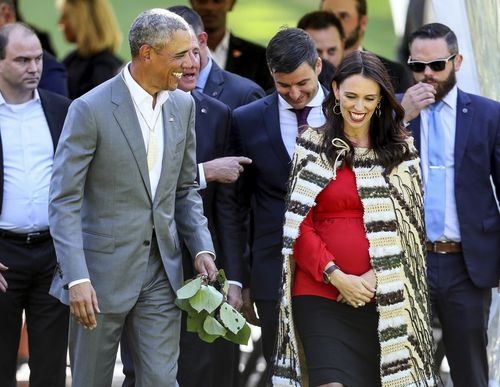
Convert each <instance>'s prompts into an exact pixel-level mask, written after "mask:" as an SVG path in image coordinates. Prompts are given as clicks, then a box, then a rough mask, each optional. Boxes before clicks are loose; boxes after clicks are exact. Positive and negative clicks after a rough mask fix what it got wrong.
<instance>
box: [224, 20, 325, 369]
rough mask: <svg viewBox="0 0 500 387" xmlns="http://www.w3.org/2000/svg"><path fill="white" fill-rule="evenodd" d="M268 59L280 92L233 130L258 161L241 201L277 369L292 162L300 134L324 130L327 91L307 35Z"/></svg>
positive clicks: (241, 114)
mask: <svg viewBox="0 0 500 387" xmlns="http://www.w3.org/2000/svg"><path fill="white" fill-rule="evenodd" d="M266 55H267V63H268V65H269V69H270V71H271V74H272V76H273V79H274V83H275V87H276V91H275V92H273V93H272V94H270V95H268V96H266V97H265V98H262V99H261V100H258V101H255V102H252V103H250V104H248V105H245V106H242V107H240V108H238V109H236V110H235V111H234V113H233V130H234V135H235V137H236V150H237V152H238V154H241V155H244V156H247V157H249V158H251V159H252V164H251V165H249V166H248V167H247V168H246V169H245V172H244V173H243V175H242V179H240V182H241V187H240V188H241V189H240V190H239V193H238V195H235V196H236V197H237V200H241V199H244V203H243V205H244V207H243V209H244V210H245V211H247V212H248V211H249V212H250V216H251V222H250V225H251V227H250V232H249V235H250V236H251V238H250V248H251V256H252V262H251V263H252V266H251V276H250V283H251V293H252V297H253V300H254V301H255V304H256V306H257V311H258V313H259V319H260V324H261V328H262V344H263V352H264V357H265V358H266V361H267V362H268V364H271V362H272V357H273V350H274V345H275V339H276V332H277V326H278V303H279V302H278V300H279V289H280V285H281V283H280V277H281V264H282V259H281V247H282V234H283V217H284V213H285V195H286V192H287V181H288V175H289V172H290V163H291V158H292V157H293V153H294V150H295V139H296V136H297V134H298V131H299V128H300V127H302V126H303V125H310V126H314V127H318V126H321V125H322V124H324V122H325V117H324V115H323V112H322V109H321V104H322V102H323V99H324V97H325V95H326V94H327V91H326V90H325V89H323V88H322V87H321V86H320V83H319V81H318V75H319V74H320V72H321V59H320V58H319V57H318V53H317V51H316V47H315V44H314V41H313V40H312V38H311V37H310V36H309V35H308V34H307V33H306V32H305V31H303V30H301V29H298V28H287V29H283V30H281V31H279V32H278V33H277V34H276V35H275V36H274V37H273V38H272V39H271V41H270V42H269V45H268V47H267V54H266ZM240 198H241V199H240ZM243 212H244V211H242V213H243Z"/></svg>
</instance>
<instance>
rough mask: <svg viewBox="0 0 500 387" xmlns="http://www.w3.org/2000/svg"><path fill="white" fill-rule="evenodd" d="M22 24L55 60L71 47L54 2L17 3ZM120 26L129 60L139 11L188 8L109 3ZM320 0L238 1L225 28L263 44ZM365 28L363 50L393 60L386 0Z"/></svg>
mask: <svg viewBox="0 0 500 387" xmlns="http://www.w3.org/2000/svg"><path fill="white" fill-rule="evenodd" d="M18 2H19V4H20V12H21V15H22V16H23V18H24V19H25V21H27V22H28V23H30V24H32V25H34V26H36V27H38V28H40V29H41V30H44V31H47V32H49V34H50V35H51V39H52V44H53V46H54V47H55V49H56V52H57V54H58V57H59V58H62V57H64V56H65V55H66V54H67V53H68V52H69V51H70V50H71V49H72V47H73V46H72V45H69V44H67V43H66V42H65V41H64V38H63V35H62V32H61V31H60V30H59V28H58V27H57V21H58V19H59V11H58V10H57V8H56V5H55V0H18ZM111 3H112V5H113V8H114V10H115V13H116V16H117V19H118V23H119V25H120V28H121V31H122V34H123V41H122V45H121V49H120V51H119V53H118V54H119V55H120V56H121V57H122V58H123V59H124V60H129V58H130V54H129V51H128V43H127V32H128V29H129V27H130V25H131V24H132V21H133V20H134V18H135V17H136V16H137V15H138V14H139V13H140V12H141V11H143V10H145V9H148V8H154V7H170V6H172V5H189V1H188V0H163V1H162V0H111ZM319 4H320V0H238V1H237V3H236V5H235V7H234V9H233V11H232V12H230V13H229V26H230V28H231V29H232V31H234V33H235V34H236V35H239V36H241V37H244V38H246V39H249V40H252V41H254V42H258V43H261V44H262V45H266V44H267V42H268V41H269V39H271V37H272V36H273V35H274V34H275V33H276V32H277V31H278V30H279V28H280V27H281V26H283V25H287V26H289V27H295V26H296V24H297V21H298V20H299V19H300V17H301V16H302V15H304V14H305V13H307V12H311V11H315V10H317V9H319ZM368 17H369V22H368V29H367V31H366V35H365V38H364V40H363V45H364V47H365V48H367V49H369V50H371V51H374V52H376V53H377V54H380V55H383V56H385V57H388V58H394V56H395V50H396V39H395V37H394V29H393V24H392V18H391V11H390V7H389V1H388V0H368Z"/></svg>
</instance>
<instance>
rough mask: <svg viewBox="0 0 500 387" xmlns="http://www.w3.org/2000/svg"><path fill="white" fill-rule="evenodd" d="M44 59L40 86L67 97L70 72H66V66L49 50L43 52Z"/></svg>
mask: <svg viewBox="0 0 500 387" xmlns="http://www.w3.org/2000/svg"><path fill="white" fill-rule="evenodd" d="M42 60H43V70H42V77H41V78H40V84H39V85H38V88H39V89H44V90H48V91H52V92H53V93H57V94H60V95H63V96H65V97H67V96H68V74H67V72H66V67H64V65H63V64H62V63H60V62H58V61H57V59H56V58H54V57H53V56H52V55H51V54H49V53H48V52H47V51H44V52H43V57H42Z"/></svg>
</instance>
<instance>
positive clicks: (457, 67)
mask: <svg viewBox="0 0 500 387" xmlns="http://www.w3.org/2000/svg"><path fill="white" fill-rule="evenodd" d="M463 59H464V57H463V56H462V54H457V56H456V57H455V58H454V59H453V68H454V69H455V71H458V70H460V66H462V61H463Z"/></svg>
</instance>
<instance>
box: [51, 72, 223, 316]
mask: <svg viewBox="0 0 500 387" xmlns="http://www.w3.org/2000/svg"><path fill="white" fill-rule="evenodd" d="M194 117H195V105H194V101H193V99H192V97H191V96H190V95H189V94H186V93H183V92H181V91H174V92H171V93H170V97H169V99H168V100H167V102H165V104H164V105H163V124H164V128H165V132H164V138H165V144H164V155H163V167H162V174H161V177H160V181H159V184H158V188H157V191H156V195H155V198H154V200H152V196H151V188H150V187H151V185H150V182H149V175H148V168H147V162H146V150H145V145H144V140H143V137H142V134H141V130H140V126H139V121H138V119H137V116H136V113H135V109H134V105H133V102H132V99H131V96H130V93H129V91H128V89H127V87H126V85H125V83H124V82H123V80H122V78H121V77H120V75H118V76H116V77H114V78H112V79H111V80H109V81H107V82H105V83H103V84H102V85H100V86H98V87H97V88H95V89H93V90H92V91H90V92H89V93H87V94H85V95H83V96H82V97H81V98H79V99H77V100H75V101H74V102H73V103H72V104H71V106H70V109H69V112H68V116H67V119H66V122H65V124H64V128H63V131H62V134H61V138H60V142H59V147H58V148H57V152H56V154H55V159H54V168H53V175H52V181H51V187H50V205H49V220H50V229H51V234H52V236H53V238H54V245H55V248H56V253H57V259H58V270H57V271H56V274H55V275H54V280H53V283H52V287H51V294H52V295H54V296H55V297H57V298H59V299H60V300H61V301H62V302H64V303H68V290H67V285H68V284H69V283H70V282H72V281H75V280H78V279H82V278H90V280H91V282H92V285H93V286H94V288H95V290H96V293H97V299H98V302H99V307H100V309H101V312H104V313H122V312H126V311H128V310H129V309H130V308H131V307H132V306H133V305H134V303H135V302H136V300H137V298H138V296H139V292H140V289H141V285H142V281H143V278H144V274H145V271H146V267H147V262H148V257H149V251H150V244H151V240H152V235H153V230H154V231H155V235H156V238H157V241H158V246H159V249H160V253H161V257H162V260H163V263H164V266H165V270H166V273H167V276H168V278H169V281H170V283H171V285H172V287H173V289H174V290H177V289H178V288H179V287H180V286H181V285H182V258H181V251H180V243H179V235H178V233H179V234H180V235H181V236H182V238H183V239H184V241H185V243H186V246H187V247H188V249H189V250H190V252H191V255H192V256H193V257H194V256H196V254H197V253H198V252H200V251H203V250H206V251H214V249H213V244H212V240H211V237H210V233H209V231H208V229H207V220H206V218H205V217H204V215H203V206H202V201H201V198H200V196H199V195H198V193H197V191H196V188H197V185H196V183H195V178H196V153H195V146H196V144H195V130H194Z"/></svg>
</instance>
